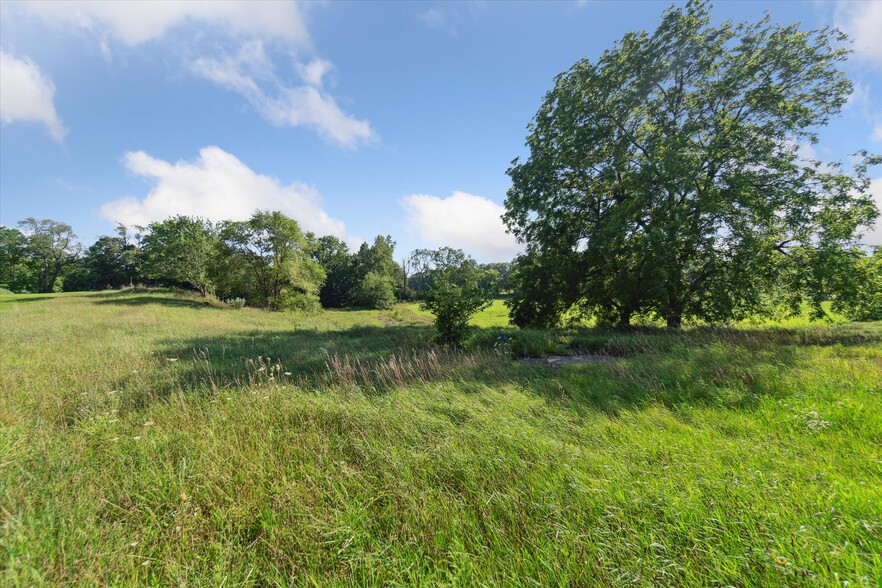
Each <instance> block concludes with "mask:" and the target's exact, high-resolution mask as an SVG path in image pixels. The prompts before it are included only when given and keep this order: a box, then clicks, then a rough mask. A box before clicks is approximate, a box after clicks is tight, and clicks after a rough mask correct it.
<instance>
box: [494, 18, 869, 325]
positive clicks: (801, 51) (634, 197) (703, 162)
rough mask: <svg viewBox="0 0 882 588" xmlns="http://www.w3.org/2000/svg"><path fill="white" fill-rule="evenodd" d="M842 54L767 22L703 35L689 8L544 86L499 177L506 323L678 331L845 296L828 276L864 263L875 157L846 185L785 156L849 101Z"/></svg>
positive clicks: (832, 168)
mask: <svg viewBox="0 0 882 588" xmlns="http://www.w3.org/2000/svg"><path fill="white" fill-rule="evenodd" d="M844 40H845V39H844V36H843V35H842V34H841V33H839V32H838V31H836V30H833V29H820V30H813V31H802V30H800V29H799V27H798V26H797V25H792V26H780V25H777V24H774V23H772V22H771V21H770V19H769V18H768V17H766V18H764V19H762V20H760V21H758V22H755V23H748V22H741V23H732V22H724V23H722V24H721V25H719V26H712V25H711V15H710V7H709V6H708V5H707V4H705V3H704V2H701V1H692V2H689V3H687V4H686V5H685V6H684V7H681V8H672V9H670V10H668V11H667V12H665V13H664V15H663V17H662V21H661V24H660V25H659V27H658V29H657V30H656V31H655V32H654V33H653V34H649V33H647V32H634V33H629V34H627V35H625V37H624V38H622V39H621V41H619V42H618V43H617V44H616V45H615V46H614V47H613V48H612V49H609V50H607V51H605V52H604V53H603V54H602V55H601V56H600V58H599V59H598V60H597V61H596V62H591V61H589V60H588V59H583V60H581V61H579V62H578V63H576V64H575V65H574V66H573V67H572V68H571V69H570V70H569V71H567V72H565V73H563V74H561V75H559V76H558V77H557V79H556V82H555V85H554V88H553V89H552V90H551V91H550V92H549V93H548V94H547V95H546V97H545V100H544V102H543V104H542V106H541V107H540V109H539V111H538V113H537V114H536V116H535V118H534V120H533V122H532V123H531V124H530V126H529V135H528V137H527V146H528V147H529V151H530V155H529V158H528V159H527V160H526V161H523V162H521V161H520V160H518V159H516V160H515V161H514V162H513V163H512V166H511V168H510V169H509V170H508V174H509V176H510V177H511V180H512V187H511V189H510V190H509V192H508V195H507V199H506V213H505V215H504V220H505V222H506V223H507V225H508V227H509V229H510V230H511V231H512V232H513V233H514V235H515V236H516V237H517V238H518V239H519V240H520V241H521V242H523V243H525V244H526V251H525V253H524V254H523V255H522V256H521V257H520V258H519V259H518V260H517V263H516V267H515V269H514V274H513V279H514V280H515V281H516V282H517V285H518V294H517V295H516V296H515V297H514V299H513V300H512V301H511V306H512V316H513V319H514V320H515V322H517V323H519V324H545V325H547V324H554V323H555V322H556V321H557V320H558V319H559V317H560V315H561V313H563V312H564V311H565V310H567V309H572V308H575V309H576V310H578V311H580V312H582V313H583V314H591V315H594V316H596V317H597V318H598V319H600V320H601V322H607V323H614V324H619V325H628V324H629V323H630V321H631V319H632V317H634V316H637V315H653V316H657V317H660V318H662V319H663V320H665V321H666V322H667V324H668V325H669V326H671V327H678V326H679V325H680V324H681V322H682V321H683V320H684V319H699V320H705V321H710V322H725V321H730V320H734V319H738V318H741V317H744V316H747V315H749V314H752V313H756V312H759V311H761V310H763V309H765V308H768V307H769V306H770V305H772V304H776V303H786V304H788V305H789V307H791V308H793V309H798V308H799V307H800V305H801V304H802V303H804V302H810V303H812V304H813V306H814V308H815V309H816V312H820V302H821V301H822V300H825V299H831V298H833V299H835V298H836V297H837V296H847V295H848V293H847V292H841V291H839V290H837V288H840V287H844V286H846V285H847V282H848V281H847V280H839V279H837V278H836V277H835V276H837V275H842V273H843V272H848V271H850V270H849V268H853V267H854V265H855V264H856V263H858V262H859V260H860V258H861V257H862V256H863V253H862V252H860V250H859V248H858V245H859V243H858V240H859V236H860V235H859V229H860V227H862V226H868V225H870V224H871V223H872V222H873V221H874V219H875V218H876V216H878V211H877V210H876V208H875V206H874V205H873V202H872V198H871V196H870V194H869V182H868V180H867V176H866V171H867V167H868V166H869V165H872V164H875V163H878V162H879V159H878V158H874V157H869V156H867V154H866V153H865V152H861V153H859V154H858V155H857V160H858V164H857V165H856V167H855V169H854V170H852V171H850V172H848V173H846V172H845V171H844V170H843V167H842V166H841V165H840V164H837V163H832V164H822V163H821V162H818V161H806V160H803V159H802V158H801V157H800V150H799V146H800V145H801V144H812V143H814V142H816V140H817V136H816V133H817V130H818V129H819V128H820V127H822V126H823V125H825V124H826V123H827V122H828V120H829V119H830V117H831V116H834V115H836V114H837V113H838V112H839V111H840V109H841V108H842V106H843V104H844V103H845V102H846V100H847V98H848V96H849V94H850V92H851V90H852V84H851V83H850V82H849V80H848V79H847V77H846V76H845V75H844V74H843V72H842V71H841V70H840V69H839V65H840V64H841V63H842V62H843V61H844V60H845V59H846V58H847V55H848V51H847V50H846V49H844V48H842V47H840V46H839V45H840V44H841V42H842V41H844Z"/></svg>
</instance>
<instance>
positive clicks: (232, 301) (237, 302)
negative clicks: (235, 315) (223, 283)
mask: <svg viewBox="0 0 882 588" xmlns="http://www.w3.org/2000/svg"><path fill="white" fill-rule="evenodd" d="M224 304H226V305H227V306H229V307H230V308H235V309H237V310H238V309H240V308H242V307H244V306H245V299H244V298H227V299H226V300H224Z"/></svg>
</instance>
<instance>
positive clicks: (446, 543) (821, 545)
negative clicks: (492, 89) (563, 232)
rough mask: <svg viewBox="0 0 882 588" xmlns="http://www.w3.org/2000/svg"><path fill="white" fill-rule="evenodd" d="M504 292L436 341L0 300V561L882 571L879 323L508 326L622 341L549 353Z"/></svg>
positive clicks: (645, 578)
mask: <svg viewBox="0 0 882 588" xmlns="http://www.w3.org/2000/svg"><path fill="white" fill-rule="evenodd" d="M497 307H498V308H497ZM501 308H503V307H502V306H501V301H497V302H496V303H494V306H493V307H491V308H490V309H488V310H487V311H485V312H484V313H482V314H481V315H479V316H478V317H476V320H475V322H476V324H478V325H480V326H483V327H487V329H486V333H485V334H483V335H476V336H475V337H473V338H472V339H471V341H470V344H471V345H472V347H473V348H472V349H470V350H468V351H450V352H445V351H440V350H434V349H433V347H432V336H433V333H432V330H431V327H430V325H431V316H430V315H427V314H426V313H423V312H421V311H419V310H418V308H414V307H413V306H411V305H398V306H397V307H396V308H394V309H392V310H389V311H381V312H378V311H333V312H324V313H321V314H318V315H313V316H305V317H304V316H297V315H291V314H283V313H267V312H262V311H259V310H254V309H248V308H245V309H242V310H231V309H226V308H221V307H219V306H212V305H208V304H203V303H202V302H201V301H199V300H198V299H195V298H188V297H181V296H177V295H174V294H171V293H150V292H128V293H116V292H110V293H96V294H65V295H45V296H33V295H22V296H4V297H2V299H0V335H2V347H0V496H2V500H0V517H2V535H0V539H2V540H0V557H2V560H0V574H2V579H0V584H3V585H10V586H35V585H37V586H38V585H54V584H67V585H83V584H86V585H131V584H145V585H146V584H149V585H188V586H196V585H204V586H219V585H226V586H233V585H244V586H249V585H252V586H265V585H290V584H293V585H303V586H310V585H311V586H314V585H319V586H326V585H378V586H379V585H408V586H410V585H500V586H503V585H504V586H508V585H591V584H596V585H624V584H638V585H646V586H656V585H664V586H668V585H689V586H708V585H736V586H774V585H789V586H794V585H799V586H802V585H825V586H826V585H839V586H842V585H844V583H845V582H848V585H849V586H878V585H880V584H882V556H880V553H882V539H880V537H882V457H880V456H882V454H880V451H879V448H880V447H882V325H880V324H879V323H873V324H849V325H829V324H820V325H813V326H805V325H801V326H794V327H788V328H782V327H770V326H761V327H750V326H739V327H738V328H733V329H724V330H719V329H713V330H711V329H692V330H689V331H687V332H685V333H681V334H666V333H661V332H637V333H631V334H608V333H602V332H595V331H590V330H589V331H584V332H582V331H562V332H556V333H546V334H542V333H539V332H537V333H532V334H526V335H523V336H529V337H536V338H539V337H540V336H541V337H543V338H544V339H543V341H544V340H546V339H547V340H549V341H552V343H553V344H554V345H559V346H561V347H562V348H572V349H587V350H593V351H600V352H609V353H612V354H613V355H615V356H616V358H614V359H611V360H608V361H598V362H594V363H589V364H585V365H577V366H568V367H565V368H562V369H560V370H551V369H549V368H546V367H544V366H541V365H537V364H530V363H524V362H518V361H513V360H512V359H511V358H510V357H508V356H503V355H501V354H499V353H498V352H497V351H496V350H494V349H493V347H492V342H493V341H495V338H496V336H497V335H498V330H499V329H498V327H499V326H500V324H499V322H498V321H499V320H500V317H501V316H502V315H501V314H500V313H499V312H498V311H499V310H500V309H501ZM510 331H511V332H512V333H513V336H516V337H517V336H522V335H519V332H518V331H517V330H515V329H510ZM543 344H544V343H543ZM335 362H336V363H335ZM347 362H348V363H347ZM347 366H348V367H347Z"/></svg>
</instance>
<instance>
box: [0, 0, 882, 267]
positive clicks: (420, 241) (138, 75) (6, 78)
mask: <svg viewBox="0 0 882 588" xmlns="http://www.w3.org/2000/svg"><path fill="white" fill-rule="evenodd" d="M669 5H670V2H595V1H588V2H542V3H528V2H519V3H503V2H462V3H433V2H420V3H407V2H391V3H375V2H326V3H312V4H305V5H303V4H296V3H286V2H271V3H268V4H259V3H257V2H243V3H239V2H225V3H189V2H168V3H157V2H147V3H141V2H133V1H129V2H111V3H87V2H78V1H75V0H69V1H67V2H62V3H51V2H40V3H21V2H7V1H4V2H2V3H0V50H2V67H0V119H2V127H0V224H3V225H7V226H10V225H15V223H16V222H17V221H18V220H20V219H22V218H24V217H27V216H35V217H38V218H52V219H55V220H61V221H64V222H67V223H69V224H71V225H72V226H73V227H74V229H75V230H76V231H77V233H78V234H79V236H80V237H81V240H82V241H83V242H84V243H87V244H88V243H91V242H92V241H93V240H94V238H95V237H96V236H98V235H100V234H108V233H111V232H112V230H113V227H114V222H115V221H121V222H124V223H126V224H129V225H131V224H146V223H147V222H149V221H151V220H160V219H162V218H165V217H167V216H170V215H172V214H191V215H198V216H203V217H208V218H211V219H213V220H220V219H228V218H229V219H234V218H245V217H247V216H248V215H249V214H250V213H251V212H252V211H253V210H254V209H256V208H263V209H266V208H271V209H279V210H282V211H283V212H285V213H286V214H289V215H290V216H292V217H294V218H296V219H297V220H298V221H300V223H301V225H302V226H303V227H304V228H306V229H307V230H313V231H315V232H317V233H321V234H334V235H337V236H339V237H341V238H344V239H345V240H346V241H347V242H349V243H350V244H351V245H356V244H357V243H359V242H360V241H361V240H366V239H372V238H373V237H374V236H375V235H377V234H391V235H392V236H393V238H394V239H395V240H396V241H397V242H398V250H397V252H396V253H397V256H398V257H401V256H403V255H404V254H405V253H406V252H408V251H410V250H412V249H414V248H416V247H427V246H428V247H434V246H439V245H452V246H455V247H461V248H463V249H465V250H466V251H467V252H469V253H471V254H472V255H474V256H475V257H477V258H478V259H480V260H483V261H491V260H508V259H510V258H511V257H512V256H513V255H514V254H515V253H516V252H517V250H518V246H517V244H516V243H515V242H514V240H513V239H512V237H511V236H510V235H507V234H506V233H505V231H504V229H503V226H502V223H501V221H500V220H499V214H500V213H501V211H502V208H501V205H502V202H503V200H504V198H505V191H506V189H507V188H508V185H509V182H508V178H507V176H506V175H505V170H506V168H507V167H508V166H509V164H510V162H511V160H512V159H513V158H515V157H516V156H523V155H525V154H526V152H525V149H524V147H523V144H524V138H525V136H526V125H527V123H528V122H529V121H530V119H531V118H532V116H533V115H534V114H535V112H536V110H537V109H538V107H539V105H540V102H541V100H542V97H543V95H544V94H545V92H546V91H548V90H549V89H550V88H551V86H552V83H553V79H554V76H555V75H557V74H558V73H560V72H562V71H564V70H566V69H568V68H569V67H570V66H571V65H572V64H573V63H574V62H575V61H577V60H578V59H580V58H582V57H588V58H591V59H594V58H596V57H597V56H598V55H599V54H600V53H601V52H602V51H603V50H604V49H605V48H608V47H610V46H611V45H612V44H613V43H614V42H615V41H616V40H617V39H619V38H620V37H621V36H622V35H623V34H624V33H626V32H627V31H629V30H635V29H647V30H652V29H654V28H655V26H656V25H657V23H658V22H659V18H660V15H661V13H662V11H663V10H664V9H665V8H666V7H667V6H669ZM763 10H769V11H770V14H771V16H772V18H773V19H774V20H776V21H780V22H783V23H792V22H801V23H803V26H804V27H805V28H816V27H820V26H825V25H828V24H829V25H838V26H840V27H841V28H843V29H844V30H846V31H847V32H848V33H850V34H851V36H852V37H853V38H854V39H855V45H854V49H855V55H854V56H853V57H852V59H851V60H850V61H849V62H848V64H847V66H846V69H847V72H848V74H849V76H850V77H851V78H852V80H853V81H854V82H855V83H856V90H855V93H854V95H853V96H852V99H851V100H850V102H849V105H848V106H847V107H846V109H845V110H844V112H843V114H842V116H841V117H840V118H838V119H837V120H835V121H834V123H833V124H832V125H830V127H828V128H826V129H824V130H823V131H822V133H821V135H820V138H821V140H820V142H819V143H818V144H817V145H815V146H808V145H806V146H803V147H802V149H803V150H804V151H805V154H806V155H807V156H809V155H812V154H815V155H817V156H818V157H819V158H821V159H826V160H842V161H846V162H847V161H848V154H850V153H852V152H854V151H856V150H857V149H859V148H867V149H869V150H870V151H872V152H877V153H879V152H882V35H880V34H879V31H882V2H860V3H848V2H776V3H761V2H743V3H739V2H719V3H718V6H717V8H716V9H715V11H714V15H715V20H717V21H722V20H724V19H727V18H731V19H736V20H743V19H756V18H759V17H761V16H762V13H763ZM873 173H874V174H875V177H876V178H877V179H876V180H875V181H874V184H873V192H874V194H875V195H876V197H877V200H879V201H880V207H882V198H880V197H882V169H878V168H877V169H875V170H873ZM867 242H870V243H877V244H882V231H880V230H878V229H877V230H876V231H874V232H872V233H871V234H870V235H869V236H868V237H867Z"/></svg>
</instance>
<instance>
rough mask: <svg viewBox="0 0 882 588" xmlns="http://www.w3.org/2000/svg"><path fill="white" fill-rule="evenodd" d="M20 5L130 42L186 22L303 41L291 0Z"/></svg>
mask: <svg viewBox="0 0 882 588" xmlns="http://www.w3.org/2000/svg"><path fill="white" fill-rule="evenodd" d="M23 6H24V9H25V10H26V11H28V12H29V13H31V14H34V15H36V16H39V17H41V18H43V19H45V20H47V21H52V22H58V23H61V24H65V25H75V26H78V27H81V28H84V29H88V30H92V31H95V32H97V33H99V34H102V35H103V34H110V35H112V36H113V37H115V38H117V39H119V40H120V41H122V42H123V43H124V44H126V45H128V46H130V47H133V46H135V45H139V44H141V43H145V42H147V41H152V40H155V39H159V38H160V37H162V36H164V35H165V34H166V33H167V32H168V31H170V30H171V29H173V28H175V27H177V26H180V25H183V24H186V23H192V22H201V23H205V24H209V25H214V26H217V27H219V28H221V29H223V30H224V31H226V32H228V33H229V34H232V35H237V36H256V37H262V38H278V39H282V40H285V41H288V42H291V43H298V44H307V43H308V42H309V34H308V33H307V30H306V26H305V24H304V22H303V16H302V14H301V11H300V9H299V7H298V5H297V4H296V3H295V2H292V1H265V2H258V1H254V0H249V1H233V0H231V1H224V2H204V1H189V2H188V1H177V2H155V1H153V0H128V1H126V2H120V1H118V0H108V1H95V0H63V1H44V2H26V3H24V4H23Z"/></svg>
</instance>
